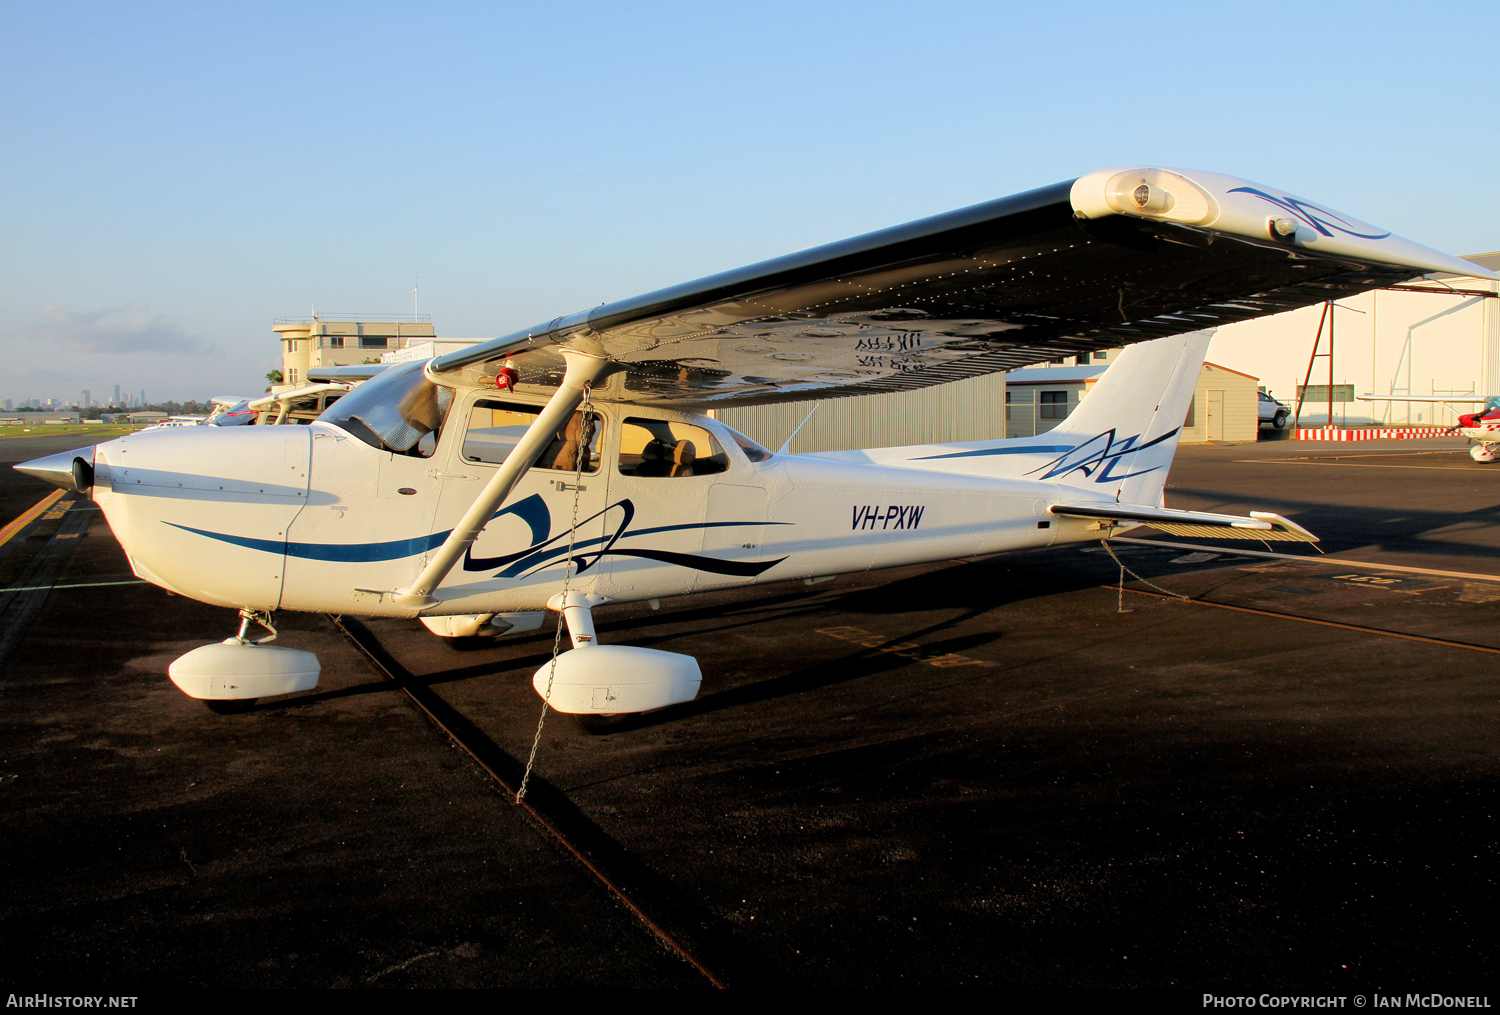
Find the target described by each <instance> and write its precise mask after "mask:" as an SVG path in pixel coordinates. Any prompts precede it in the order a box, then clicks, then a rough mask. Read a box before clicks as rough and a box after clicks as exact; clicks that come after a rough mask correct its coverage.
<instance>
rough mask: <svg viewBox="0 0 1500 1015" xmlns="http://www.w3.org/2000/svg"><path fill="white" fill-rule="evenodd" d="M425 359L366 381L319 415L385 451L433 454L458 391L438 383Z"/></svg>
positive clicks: (416, 456) (402, 453)
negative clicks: (428, 374)
mask: <svg viewBox="0 0 1500 1015" xmlns="http://www.w3.org/2000/svg"><path fill="white" fill-rule="evenodd" d="M425 366H426V364H425V362H423V361H417V362H414V363H403V364H401V365H400V366H394V367H390V368H389V369H387V370H386V371H385V372H384V373H382V374H380V375H379V376H378V377H375V378H372V379H371V380H368V381H365V382H364V383H363V384H361V385H359V386H358V387H356V388H355V389H354V390H353V391H351V392H349V393H348V394H347V395H344V396H343V397H342V398H340V399H339V400H338V401H337V402H335V403H334V404H333V405H331V406H329V407H328V409H327V410H326V411H325V412H324V413H323V414H322V415H321V416H319V417H318V419H319V421H321V422H323V423H331V424H333V425H334V426H336V427H339V428H340V429H342V430H345V431H347V432H348V433H350V434H352V435H354V436H355V437H358V438H359V439H360V440H362V441H364V442H365V443H366V444H368V445H370V446H371V447H374V448H379V449H380V450H382V451H390V452H393V453H395V454H398V455H411V456H412V457H415V458H429V457H431V456H432V453H433V452H434V451H435V450H437V435H438V433H439V431H441V430H442V427H443V421H444V420H445V419H446V418H447V416H448V410H449V409H450V408H451V407H452V406H453V389H452V388H448V387H444V386H442V385H440V384H433V383H432V382H431V381H429V380H428V379H427V377H426V375H425V374H424V373H423V372H422V370H423V367H425Z"/></svg>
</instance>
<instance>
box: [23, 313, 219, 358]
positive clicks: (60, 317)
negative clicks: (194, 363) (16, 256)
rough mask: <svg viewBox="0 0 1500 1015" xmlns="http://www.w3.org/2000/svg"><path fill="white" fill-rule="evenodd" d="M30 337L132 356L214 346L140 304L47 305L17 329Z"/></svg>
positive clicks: (73, 347)
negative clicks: (77, 308)
mask: <svg viewBox="0 0 1500 1015" xmlns="http://www.w3.org/2000/svg"><path fill="white" fill-rule="evenodd" d="M17 330H18V331H19V332H20V333H21V334H23V335H25V336H26V337H28V338H31V339H35V340H40V341H43V342H49V343H56V344H57V345H61V346H64V347H66V348H68V349H71V350H73V351H76V352H87V353H103V354H115V355H131V354H133V353H141V352H147V353H162V352H175V353H182V354H186V355H190V356H192V355H203V354H204V353H207V352H210V351H212V347H211V346H210V345H209V344H208V343H207V342H205V341H203V340H202V339H200V338H195V337H193V336H192V335H189V334H188V333H187V332H185V331H183V330H182V329H181V328H180V327H178V326H177V325H175V324H173V323H172V322H170V321H168V320H167V319H166V318H164V317H162V315H160V314H153V313H151V312H150V310H149V309H148V308H147V307H145V306H143V305H141V304H131V305H129V306H124V307H110V308H108V309H105V310H94V311H87V312H84V313H74V312H71V311H68V310H64V309H63V308H62V307H58V306H54V305H53V304H50V303H49V304H47V307H46V308H45V309H44V310H43V311H42V317H41V318H40V319H37V320H33V321H30V322H28V323H26V324H23V325H21V327H20V328H18V329H17Z"/></svg>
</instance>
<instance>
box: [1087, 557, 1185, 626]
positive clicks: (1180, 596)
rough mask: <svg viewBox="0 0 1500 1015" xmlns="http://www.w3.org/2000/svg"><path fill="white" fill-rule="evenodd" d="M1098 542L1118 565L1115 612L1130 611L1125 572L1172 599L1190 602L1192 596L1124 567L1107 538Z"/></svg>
mask: <svg viewBox="0 0 1500 1015" xmlns="http://www.w3.org/2000/svg"><path fill="white" fill-rule="evenodd" d="M1099 542H1101V543H1103V544H1104V552H1105V553H1107V554H1109V559H1110V560H1112V561H1114V562H1115V563H1116V564H1119V565H1120V597H1119V602H1118V603H1117V604H1116V605H1115V612H1117V613H1129V612H1130V611H1129V610H1127V609H1125V576H1126V575H1127V574H1128V575H1130V577H1132V578H1134V579H1135V580H1136V581H1138V582H1141V583H1143V584H1146V585H1150V586H1151V587H1152V588H1153V589H1155V590H1156V591H1158V592H1161V593H1164V594H1166V595H1169V596H1171V597H1172V598H1174V599H1182V600H1184V601H1187V602H1191V601H1192V598H1193V597H1192V596H1185V595H1183V594H1182V593H1180V592H1173V591H1172V590H1171V589H1164V588H1162V587H1161V586H1160V585H1157V584H1155V583H1154V582H1150V581H1147V580H1146V579H1145V578H1142V577H1141V576H1140V575H1138V574H1136V573H1135V572H1134V571H1132V570H1130V568H1128V567H1126V566H1125V563H1124V561H1122V560H1120V558H1119V557H1116V556H1115V551H1114V547H1112V546H1110V545H1109V540H1108V539H1101V540H1099Z"/></svg>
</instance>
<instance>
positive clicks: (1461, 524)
mask: <svg viewBox="0 0 1500 1015" xmlns="http://www.w3.org/2000/svg"><path fill="white" fill-rule="evenodd" d="M1171 491H1172V497H1173V498H1174V500H1177V502H1176V503H1175V504H1174V506H1179V507H1180V506H1182V505H1181V501H1180V500H1178V499H1179V498H1184V497H1190V498H1193V502H1194V504H1193V507H1194V510H1198V511H1228V512H1232V513H1236V514H1237V513H1240V512H1241V511H1243V510H1244V503H1245V501H1244V500H1243V499H1241V498H1237V497H1226V496H1225V494H1224V492H1223V491H1222V490H1195V489H1191V488H1189V487H1176V486H1174V487H1172V488H1171ZM1497 492H1500V491H1497ZM1253 499H1254V501H1255V503H1254V504H1253V505H1252V506H1253V507H1254V508H1255V509H1257V510H1262V511H1275V512H1277V513H1278V514H1284V515H1287V516H1288V517H1290V518H1292V519H1293V520H1295V521H1296V523H1297V524H1298V525H1301V526H1302V527H1303V528H1305V529H1308V530H1309V531H1311V532H1312V533H1314V534H1315V535H1317V536H1319V537H1320V538H1321V539H1322V543H1321V544H1320V545H1321V546H1322V548H1323V549H1324V550H1325V551H1327V552H1333V553H1336V552H1339V551H1341V550H1351V549H1355V548H1356V547H1368V546H1373V547H1376V548H1378V549H1380V550H1384V551H1387V552H1391V553H1411V554H1426V555H1445V556H1453V555H1463V556H1469V557H1485V558H1491V559H1500V504H1493V505H1490V506H1488V507H1483V508H1477V509H1475V510H1473V511H1452V510H1446V511H1444V510H1433V509H1427V510H1422V509H1416V510H1413V509H1409V508H1405V507H1376V506H1370V505H1361V504H1328V503H1322V502H1316V501H1305V500H1294V499H1291V498H1288V497H1277V496H1274V495H1271V494H1261V493H1257V494H1256V495H1255V497H1254V498H1253ZM1485 529H1492V530H1494V532H1495V541H1496V545H1494V546H1485V545H1482V544H1481V545H1476V544H1474V543H1472V542H1462V543H1460V542H1457V541H1455V542H1444V541H1439V540H1434V539H1432V538H1431V535H1432V534H1433V533H1436V532H1439V531H1444V532H1446V533H1452V534H1458V533H1460V532H1465V531H1467V532H1469V533H1475V532H1479V531H1482V530H1485ZM1132 535H1133V533H1132Z"/></svg>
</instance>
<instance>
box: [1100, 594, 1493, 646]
mask: <svg viewBox="0 0 1500 1015" xmlns="http://www.w3.org/2000/svg"><path fill="white" fill-rule="evenodd" d="M1099 587H1100V588H1101V589H1106V590H1108V591H1110V592H1115V591H1117V590H1118V589H1119V586H1118V585H1100V586H1099ZM1125 591H1126V592H1133V593H1135V594H1136V595H1138V596H1150V597H1151V598H1153V599H1165V600H1168V601H1169V602H1170V601H1172V600H1176V601H1178V602H1183V603H1194V604H1196V605H1198V606H1212V607H1214V608H1215V609H1219V610H1233V611H1235V612H1236V613H1253V614H1255V615H1256V616H1258V617H1275V618H1276V619H1277V620H1295V621H1297V623H1299V624H1317V625H1318V626H1319V627H1336V628H1339V629H1340V630H1343V631H1358V632H1359V633H1360V634H1377V635H1380V636H1381V637H1382V638H1400V639H1401V640H1403V641H1420V642H1424V643H1426V644H1428V645H1442V646H1443V647H1445V648H1462V649H1468V650H1469V651H1470V652H1489V653H1491V654H1492V655H1500V648H1490V647H1489V646H1488V645H1471V644H1469V643H1468V642H1466V641H1448V640H1447V639H1446V638H1425V637H1423V636H1422V635H1420V634H1402V633H1401V632H1400V631H1386V630H1382V629H1381V628H1378V627H1361V626H1360V625H1359V624H1340V623H1339V622H1338V621H1336V620H1314V619H1313V618H1312V617H1299V616H1296V615H1295V614H1291V613H1276V612H1274V611H1272V610H1254V609H1251V608H1250V607H1248V606H1230V605H1229V604H1228V603H1211V602H1209V601H1208V600H1206V599H1188V598H1185V597H1183V596H1174V595H1165V594H1163V593H1161V592H1147V591H1146V590H1145V589H1132V588H1128V587H1127V588H1126V589H1125Z"/></svg>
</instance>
